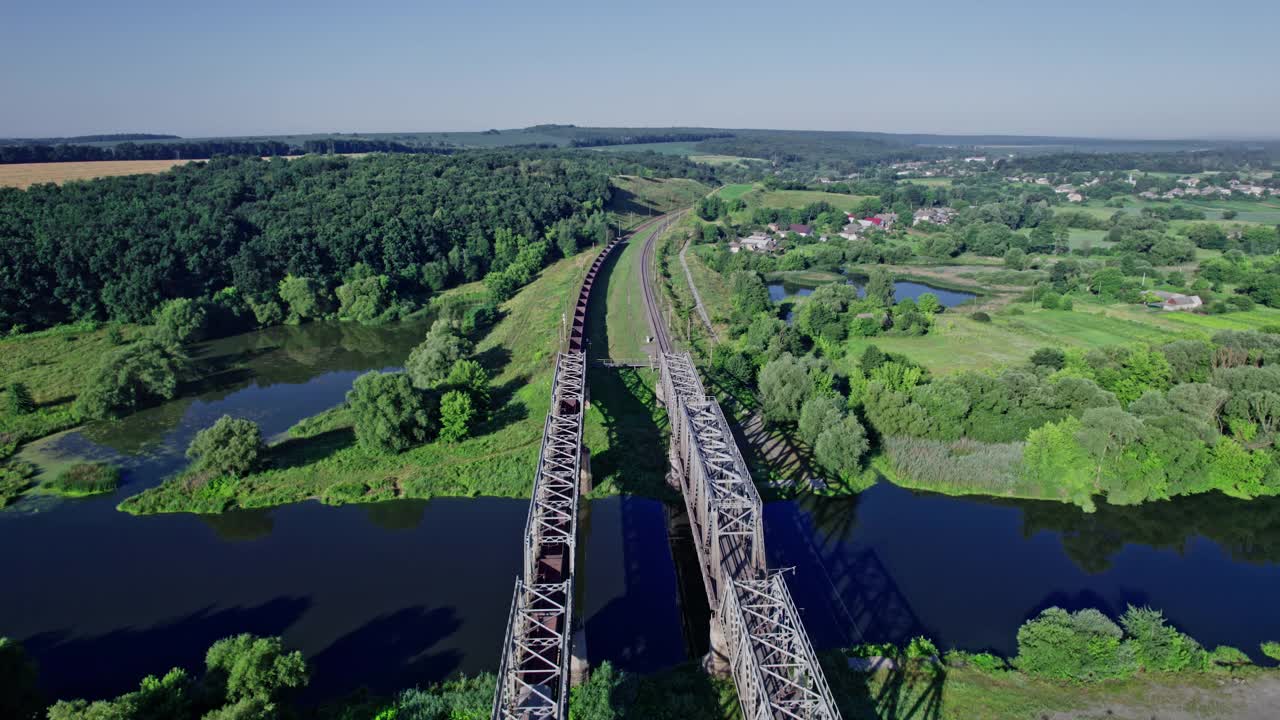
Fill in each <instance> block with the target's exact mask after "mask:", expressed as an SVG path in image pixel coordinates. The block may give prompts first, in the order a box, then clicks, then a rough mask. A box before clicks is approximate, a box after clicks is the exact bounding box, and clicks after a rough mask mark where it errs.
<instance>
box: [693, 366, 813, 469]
mask: <svg viewBox="0 0 1280 720" xmlns="http://www.w3.org/2000/svg"><path fill="white" fill-rule="evenodd" d="M703 376H704V379H705V381H706V383H707V391H708V392H710V393H712V394H713V395H715V396H716V398H717V399H718V400H719V401H720V403H721V407H722V408H723V409H724V410H725V419H726V420H728V421H729V427H730V429H732V431H733V435H734V439H735V440H737V442H738V449H739V450H740V451H741V452H742V459H743V460H745V461H746V462H747V466H748V467H750V468H751V469H752V470H754V471H756V472H757V473H758V476H757V478H756V481H757V484H758V485H763V486H764V487H763V488H762V489H764V490H766V491H767V490H769V489H774V490H777V491H780V492H787V491H795V490H806V489H808V488H809V479H810V478H825V477H826V473H825V472H824V471H823V470H821V469H820V468H819V467H818V466H817V462H816V460H815V459H814V457H813V448H811V447H809V445H808V444H806V443H803V442H801V441H800V440H799V439H797V438H795V437H793V434H792V430H791V428H789V427H785V426H781V425H778V424H771V423H769V422H768V421H767V420H765V418H764V413H763V411H762V410H761V408H760V401H759V399H758V398H757V397H756V396H755V394H754V393H752V392H751V390H750V388H749V387H747V386H746V385H745V383H742V382H740V381H738V380H737V379H736V378H732V377H726V376H725V375H723V374H721V373H717V372H714V371H709V372H704V373H703ZM735 418H740V419H735ZM765 477H768V478H770V480H769V482H767V483H762V482H761V480H763V479H764V478H765Z"/></svg>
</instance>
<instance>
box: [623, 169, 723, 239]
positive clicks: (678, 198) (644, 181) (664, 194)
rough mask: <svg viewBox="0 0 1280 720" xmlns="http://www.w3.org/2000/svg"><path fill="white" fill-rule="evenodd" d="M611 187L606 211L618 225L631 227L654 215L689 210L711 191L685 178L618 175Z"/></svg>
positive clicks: (695, 181)
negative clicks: (614, 218) (615, 218)
mask: <svg viewBox="0 0 1280 720" xmlns="http://www.w3.org/2000/svg"><path fill="white" fill-rule="evenodd" d="M609 183H610V185H611V186H612V187H613V197H612V198H610V200H609V204H608V206H607V207H606V208H605V209H606V210H608V211H610V212H612V213H615V214H616V215H617V216H618V222H619V225H620V226H621V227H623V228H632V227H635V226H636V225H639V224H640V223H642V222H644V221H645V220H648V219H649V218H650V217H652V216H655V215H663V214H665V213H669V212H671V211H673V210H678V209H680V208H685V207H689V206H690V205H692V204H693V203H695V202H697V201H698V200H699V199H701V198H702V197H703V196H704V195H706V194H707V193H709V192H711V188H709V187H707V186H706V185H703V184H702V183H700V182H698V181H697V180H689V179H686V178H667V179H655V178H642V177H637V176H635V175H617V176H614V177H612V178H610V180H609Z"/></svg>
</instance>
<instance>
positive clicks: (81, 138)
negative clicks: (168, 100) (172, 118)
mask: <svg viewBox="0 0 1280 720" xmlns="http://www.w3.org/2000/svg"><path fill="white" fill-rule="evenodd" d="M181 139H182V136H181V135H158V134H155V133H114V134H111V135H72V136H70V137H47V138H0V146H4V145H65V144H68V143H97V142H129V141H131V140H181Z"/></svg>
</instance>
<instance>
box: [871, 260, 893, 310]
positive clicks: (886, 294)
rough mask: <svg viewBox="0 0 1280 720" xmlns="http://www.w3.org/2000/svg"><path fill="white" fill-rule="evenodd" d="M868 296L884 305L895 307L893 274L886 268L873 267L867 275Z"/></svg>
mask: <svg viewBox="0 0 1280 720" xmlns="http://www.w3.org/2000/svg"><path fill="white" fill-rule="evenodd" d="M866 298H867V299H868V300H871V301H873V302H875V303H878V304H879V305H880V306H882V307H887V308H889V307H893V298H894V288H893V274H892V273H890V272H889V271H888V270H885V269H884V268H872V269H871V273H870V274H869V275H868V276H867V292H866Z"/></svg>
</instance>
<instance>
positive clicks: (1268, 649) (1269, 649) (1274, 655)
mask: <svg viewBox="0 0 1280 720" xmlns="http://www.w3.org/2000/svg"><path fill="white" fill-rule="evenodd" d="M1261 649H1262V654H1263V655H1266V656H1267V657H1269V658H1271V659H1272V660H1276V661H1280V642H1264V643H1262V645H1261Z"/></svg>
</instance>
